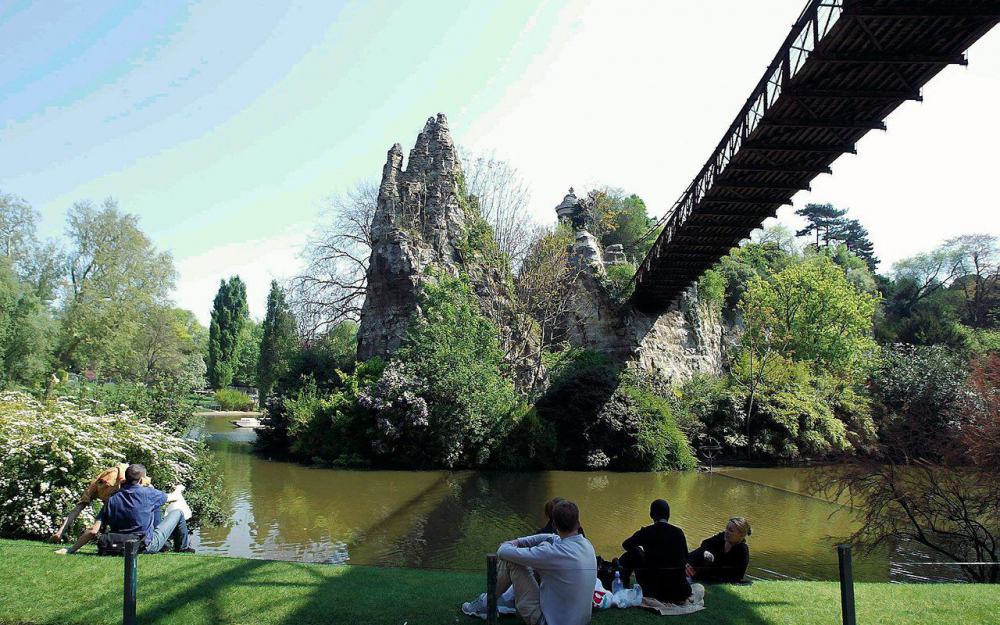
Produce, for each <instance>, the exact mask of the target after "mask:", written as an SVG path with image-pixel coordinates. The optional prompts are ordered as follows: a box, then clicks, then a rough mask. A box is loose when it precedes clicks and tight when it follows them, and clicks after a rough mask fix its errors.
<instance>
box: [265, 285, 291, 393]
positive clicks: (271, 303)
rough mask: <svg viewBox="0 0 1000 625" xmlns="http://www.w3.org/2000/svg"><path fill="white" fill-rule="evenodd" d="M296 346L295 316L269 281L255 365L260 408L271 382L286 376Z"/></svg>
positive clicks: (281, 293)
mask: <svg viewBox="0 0 1000 625" xmlns="http://www.w3.org/2000/svg"><path fill="white" fill-rule="evenodd" d="M297 347H298V339H297V330H296V327H295V317H294V316H293V315H292V312H291V310H289V308H288V304H286V303H285V293H284V291H282V290H281V287H279V286H278V283H277V282H276V281H273V280H272V281H271V292H270V293H268V295H267V313H266V314H265V315H264V328H263V335H262V336H261V342H260V360H259V363H258V365H257V384H258V388H259V390H260V405H261V407H263V406H264V405H265V402H266V400H267V396H268V395H270V394H271V390H272V389H273V388H274V385H275V383H277V381H278V380H280V379H281V378H282V377H283V376H285V375H286V374H287V373H288V370H289V368H290V367H291V360H292V357H293V356H294V355H295V350H296V348H297Z"/></svg>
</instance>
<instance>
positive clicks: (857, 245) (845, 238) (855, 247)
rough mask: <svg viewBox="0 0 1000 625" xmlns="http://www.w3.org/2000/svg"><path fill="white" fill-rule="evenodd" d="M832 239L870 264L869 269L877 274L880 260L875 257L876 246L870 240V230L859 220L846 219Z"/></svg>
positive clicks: (832, 235)
mask: <svg viewBox="0 0 1000 625" xmlns="http://www.w3.org/2000/svg"><path fill="white" fill-rule="evenodd" d="M830 237H831V238H832V239H834V240H836V241H842V242H843V243H844V245H846V246H847V249H849V250H850V251H851V252H852V253H853V254H854V255H855V256H857V257H858V258H860V259H862V260H864V261H865V262H866V263H868V269H870V270H871V272H872V273H875V268H876V267H878V264H879V259H878V257H877V256H875V246H874V245H873V244H872V242H871V239H869V238H868V229H867V228H865V227H864V226H862V225H861V222H860V221H858V220H857V219H845V220H843V221H842V223H841V224H839V225H838V226H837V227H836V230H835V231H833V232H831V234H830Z"/></svg>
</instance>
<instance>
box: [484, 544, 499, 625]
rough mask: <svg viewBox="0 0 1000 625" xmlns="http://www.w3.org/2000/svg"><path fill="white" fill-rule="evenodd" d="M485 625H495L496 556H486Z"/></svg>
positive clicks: (493, 554) (492, 554)
mask: <svg viewBox="0 0 1000 625" xmlns="http://www.w3.org/2000/svg"><path fill="white" fill-rule="evenodd" d="M486 625H497V554H495V553H491V554H489V555H488V556H486Z"/></svg>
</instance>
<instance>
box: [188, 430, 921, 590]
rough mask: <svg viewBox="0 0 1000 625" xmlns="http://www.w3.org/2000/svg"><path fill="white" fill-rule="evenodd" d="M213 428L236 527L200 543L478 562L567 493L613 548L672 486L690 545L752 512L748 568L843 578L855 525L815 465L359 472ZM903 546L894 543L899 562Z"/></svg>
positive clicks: (311, 556) (885, 568)
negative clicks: (261, 449)
mask: <svg viewBox="0 0 1000 625" xmlns="http://www.w3.org/2000/svg"><path fill="white" fill-rule="evenodd" d="M206 433H207V437H208V440H209V442H210V444H211V445H212V447H213V449H215V451H216V453H217V455H218V458H219V460H220V463H221V465H222V470H223V476H224V480H225V484H226V486H227V488H228V489H229V490H230V492H231V493H232V496H233V502H234V503H233V510H232V515H231V521H230V523H229V525H228V526H227V527H222V528H205V529H202V530H200V531H199V532H197V535H196V537H195V545H196V547H197V548H198V549H199V551H201V552H203V553H216V554H222V555H230V556H239V557H251V558H266V559H280V560H296V561H309V562H347V563H350V564H368V565H384V566H406V567H419V568H442V569H474V570H478V569H480V568H482V566H483V559H484V554H486V553H487V552H490V551H493V550H495V549H496V546H497V545H498V543H500V542H501V541H503V540H506V539H509V538H512V537H516V536H522V535H525V534H530V533H532V531H533V530H534V529H535V528H537V527H539V526H541V525H542V524H543V518H542V505H543V503H544V502H545V501H546V500H547V499H549V498H551V497H554V496H557V495H558V496H561V497H565V498H567V499H572V500H574V501H576V502H577V504H578V505H579V506H580V510H581V523H582V525H583V527H584V529H585V531H586V534H587V537H588V538H589V539H590V540H591V542H593V544H594V547H595V549H596V551H597V553H598V554H601V555H603V556H605V557H606V558H611V557H613V556H616V555H619V553H620V551H621V541H622V540H623V539H624V538H626V537H628V536H629V535H630V534H631V533H632V532H633V531H634V530H636V529H637V528H639V527H640V526H642V525H645V524H648V523H649V518H648V516H647V511H648V509H649V502H650V501H651V500H653V499H656V498H660V497H662V498H664V499H666V500H667V501H669V502H670V505H671V510H672V514H671V522H672V523H674V524H676V525H679V526H680V527H681V528H683V529H684V531H685V533H686V535H687V538H688V545H689V548H691V549H693V548H694V547H695V546H696V545H697V544H698V542H700V541H701V540H702V539H704V538H706V537H708V536H710V535H712V534H714V533H716V532H719V531H721V530H722V528H723V526H724V525H725V523H726V520H727V519H729V518H730V517H731V516H736V515H741V516H746V517H747V518H748V519H750V521H751V523H752V525H753V535H752V536H750V538H749V540H748V542H749V545H750V550H751V563H750V565H751V566H750V571H749V574H750V575H752V576H754V577H759V578H797V579H836V578H837V557H836V551H835V548H834V544H835V540H834V538H836V537H843V536H846V535H848V534H850V533H851V531H852V530H853V529H854V526H853V524H852V522H851V519H850V517H849V516H848V515H847V514H844V513H843V512H842V508H841V507H840V506H838V505H836V504H834V503H831V502H828V501H824V500H822V499H818V498H814V497H809V496H806V495H803V494H801V493H802V481H803V479H804V478H805V477H806V471H807V470H806V469H789V468H779V469H723V470H717V471H716V472H715V473H711V474H709V473H695V472H685V473H591V472H587V473H584V472H571V471H545V472H532V473H520V472H480V471H450V472H446V471H351V470H337V469H318V468H309V467H304V466H301V465H297V464H294V463H287V462H277V461H271V460H267V459H265V458H261V457H258V456H256V455H254V454H253V453H251V444H252V441H253V436H254V435H253V433H252V431H249V430H237V429H236V428H233V427H232V426H231V425H230V424H229V423H228V420H226V419H224V418H215V419H212V420H210V422H209V423H208V424H207V426H206ZM901 557H902V556H901V555H900V553H899V551H898V550H896V551H895V552H894V554H893V558H892V559H893V560H897V559H900V558H901ZM889 559H890V558H889V557H887V555H886V554H875V555H871V556H867V557H856V558H855V563H854V569H855V574H856V577H857V578H859V579H863V580H864V579H867V580H885V579H890V578H898V577H899V576H900V573H899V571H898V567H896V566H895V565H893V566H891V565H890V563H889ZM903 576H904V577H905V574H904V575H903Z"/></svg>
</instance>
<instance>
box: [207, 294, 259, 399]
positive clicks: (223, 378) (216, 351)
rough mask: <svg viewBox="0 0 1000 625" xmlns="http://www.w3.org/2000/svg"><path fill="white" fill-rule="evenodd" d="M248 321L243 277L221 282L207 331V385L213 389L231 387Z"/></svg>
mask: <svg viewBox="0 0 1000 625" xmlns="http://www.w3.org/2000/svg"><path fill="white" fill-rule="evenodd" d="M248 317H249V312H248V310H247V288H246V285H245V284H244V283H243V281H242V280H240V277H239V276H233V277H231V278H229V281H228V282H226V281H225V280H220V281H219V290H218V292H217V293H216V294H215V300H214V301H213V303H212V321H211V324H210V325H209V327H208V383H209V385H210V386H211V387H212V388H224V387H226V386H229V384H231V383H232V381H233V375H234V374H235V370H236V352H237V347H238V344H239V338H240V334H241V333H242V331H243V326H244V325H246V322H247V319H248Z"/></svg>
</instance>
